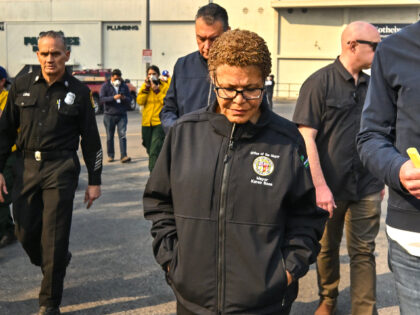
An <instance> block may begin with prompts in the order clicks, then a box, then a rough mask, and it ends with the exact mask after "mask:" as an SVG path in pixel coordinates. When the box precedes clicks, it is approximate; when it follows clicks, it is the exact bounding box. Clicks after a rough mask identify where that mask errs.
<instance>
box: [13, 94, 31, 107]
mask: <svg viewBox="0 0 420 315" xmlns="http://www.w3.org/2000/svg"><path fill="white" fill-rule="evenodd" d="M15 105H16V106H19V108H30V107H34V106H35V105H36V98H35V97H32V96H23V95H19V96H18V97H16V99H15Z"/></svg>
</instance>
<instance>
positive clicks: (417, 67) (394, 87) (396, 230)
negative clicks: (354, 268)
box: [357, 22, 420, 315]
mask: <svg viewBox="0 0 420 315" xmlns="http://www.w3.org/2000/svg"><path fill="white" fill-rule="evenodd" d="M419 73H420V22H417V23H415V24H412V25H409V26H407V27H405V28H403V29H402V30H401V31H400V32H398V33H396V34H394V35H390V36H388V37H387V38H386V39H384V40H383V41H382V42H381V43H380V44H379V45H378V49H377V51H376V55H375V59H374V61H373V65H372V79H371V81H370V85H369V90H368V92H367V96H366V102H365V106H364V108H363V113H362V120H361V126H360V133H359V135H358V137H357V145H358V151H359V154H360V157H361V159H362V162H363V164H364V165H365V166H366V167H367V168H368V169H369V170H370V171H371V172H372V174H374V175H375V176H377V177H378V178H380V179H381V180H383V181H384V182H385V184H387V185H388V188H389V200H388V211H387V215H386V233H387V236H388V244H389V249H388V263H389V269H390V270H391V271H392V273H393V275H394V281H395V284H396V290H397V296H398V300H399V303H400V311H401V314H402V315H411V314H419V313H420V200H419V199H420V193H419V191H420V184H419V183H420V169H419V168H418V167H419V165H415V164H413V162H412V161H411V160H410V159H409V158H408V156H407V149H408V148H410V147H416V148H417V149H420V148H419V147H420V127H419V123H420V111H419V108H420V89H419Z"/></svg>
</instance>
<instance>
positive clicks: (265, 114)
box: [206, 97, 271, 140]
mask: <svg viewBox="0 0 420 315" xmlns="http://www.w3.org/2000/svg"><path fill="white" fill-rule="evenodd" d="M264 100H265V97H264V99H263V101H262V102H261V105H260V110H261V115H260V117H259V118H258V121H257V123H256V124H253V123H251V122H249V121H248V122H246V123H244V124H236V128H235V134H234V140H238V139H250V138H253V137H254V136H255V135H256V134H258V133H259V132H261V131H262V130H263V128H265V127H266V126H267V125H268V124H269V122H270V120H271V110H270V109H269V108H268V105H267V102H265V101H264ZM218 106H219V104H218V103H217V101H216V102H214V103H213V105H210V106H208V107H207V109H206V112H207V114H208V117H209V121H210V124H211V125H212V127H213V129H214V131H215V132H216V133H218V134H220V135H222V136H224V137H230V133H231V131H232V125H233V124H232V123H231V122H230V121H229V120H228V119H227V118H226V116H225V115H222V114H219V113H216V109H217V107H218Z"/></svg>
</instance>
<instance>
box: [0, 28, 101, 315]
mask: <svg viewBox="0 0 420 315" xmlns="http://www.w3.org/2000/svg"><path fill="white" fill-rule="evenodd" d="M38 49H39V50H38V52H37V57H38V60H39V63H40V65H41V71H38V72H33V73H29V74H27V75H24V76H22V77H19V78H17V79H16V80H15V82H14V83H13V85H12V87H11V89H10V92H9V97H8V100H7V104H6V108H5V111H4V112H3V115H2V117H1V119H0V201H2V200H3V195H4V194H7V193H8V192H7V188H6V183H5V180H4V177H3V175H2V174H1V173H2V171H3V168H4V164H5V161H6V158H7V156H8V155H9V152H10V148H11V147H12V145H13V144H14V143H15V141H16V144H17V148H18V151H17V160H16V167H15V173H16V174H15V175H16V176H15V184H14V189H13V192H12V201H13V214H14V219H15V223H16V235H17V238H18V240H19V241H20V242H21V244H22V246H23V248H24V250H25V251H26V253H27V254H28V256H29V258H30V260H31V262H32V263H33V264H34V265H37V266H40V267H41V270H42V273H43V279H42V284H41V290H40V293H39V305H40V309H39V314H49V315H51V314H60V309H59V305H60V302H61V297H62V292H63V281H64V276H65V273H66V268H67V266H68V264H69V262H70V259H71V254H70V252H69V251H68V246H69V236H70V226H71V218H72V211H73V199H74V193H75V190H76V187H77V183H78V176H79V173H80V164H79V159H78V157H77V153H76V151H77V148H78V146H79V136H81V147H82V152H83V157H84V160H85V163H86V167H87V170H88V176H89V184H88V187H87V189H86V193H85V202H87V208H89V207H90V206H91V205H92V202H93V201H94V200H95V199H97V198H99V196H100V194H101V190H100V184H101V172H102V149H101V142H100V137H99V133H98V128H97V125H96V120H95V115H94V110H93V102H92V98H91V95H90V92H89V89H88V88H87V87H86V86H85V85H83V84H82V83H81V82H80V81H78V80H77V79H75V78H74V77H72V76H71V75H69V74H68V73H67V72H66V70H65V63H66V61H68V60H69V57H70V52H69V51H68V50H67V49H66V46H65V38H64V35H63V34H62V32H55V31H48V32H41V33H40V36H39V39H38ZM18 130H19V131H18Z"/></svg>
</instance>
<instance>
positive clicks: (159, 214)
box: [143, 129, 178, 268]
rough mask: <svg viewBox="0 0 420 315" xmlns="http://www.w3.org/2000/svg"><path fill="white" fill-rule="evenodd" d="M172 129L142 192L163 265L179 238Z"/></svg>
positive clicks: (154, 242)
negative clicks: (172, 163)
mask: <svg viewBox="0 0 420 315" xmlns="http://www.w3.org/2000/svg"><path fill="white" fill-rule="evenodd" d="M172 132H173V130H172V129H171V130H170V132H169V134H168V136H167V137H166V139H165V142H164V144H163V147H162V150H161V152H160V154H159V158H158V159H157V161H156V165H155V167H154V169H153V171H152V173H151V175H150V178H149V180H148V182H147V184H146V188H145V191H144V195H143V207H144V217H145V218H146V219H147V220H151V221H152V229H151V234H152V237H153V239H154V240H153V253H154V255H155V258H156V261H157V262H158V263H159V264H160V265H161V266H162V267H163V268H165V266H166V265H167V264H168V263H169V262H170V261H171V260H172V257H173V250H174V247H175V245H176V243H177V241H178V236H177V231H176V225H175V216H174V209H173V202H172V197H171V195H172V192H171V183H170V182H171V178H170V170H171V141H172V140H171V139H172Z"/></svg>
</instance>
